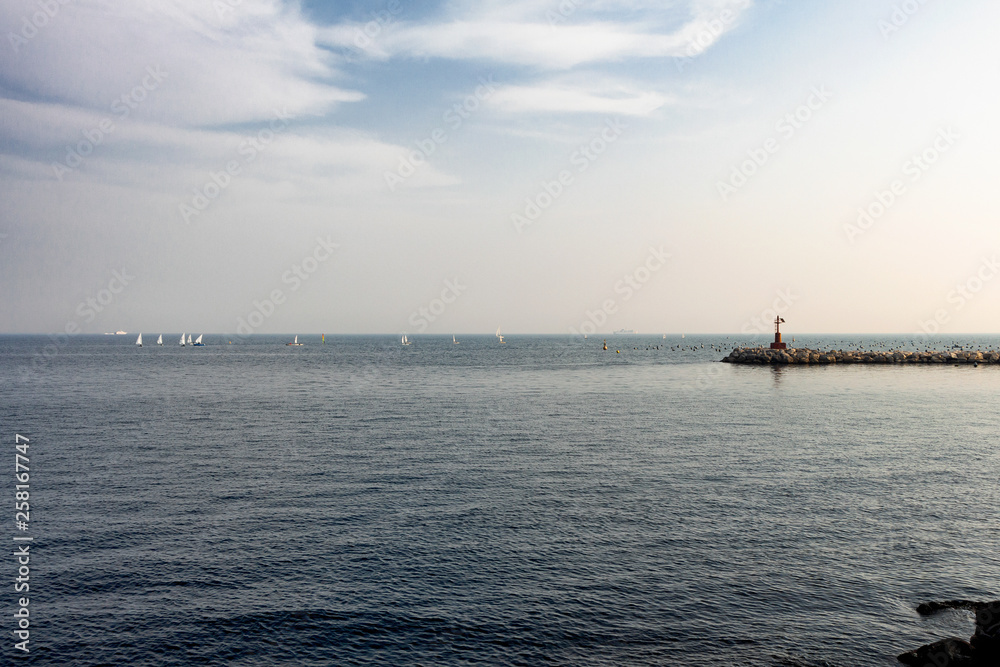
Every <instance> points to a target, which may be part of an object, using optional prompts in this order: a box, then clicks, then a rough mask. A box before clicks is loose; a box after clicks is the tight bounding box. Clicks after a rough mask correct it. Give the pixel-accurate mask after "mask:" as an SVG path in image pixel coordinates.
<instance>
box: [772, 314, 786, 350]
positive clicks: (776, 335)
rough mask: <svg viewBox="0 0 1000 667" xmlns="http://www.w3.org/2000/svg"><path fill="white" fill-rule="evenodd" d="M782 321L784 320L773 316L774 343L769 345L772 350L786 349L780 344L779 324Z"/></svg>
mask: <svg viewBox="0 0 1000 667" xmlns="http://www.w3.org/2000/svg"><path fill="white" fill-rule="evenodd" d="M784 321H785V320H784V318H783V317H780V316H775V318H774V342H773V343H771V349H772V350H786V349H788V346H787V345H785V344H784V343H782V342H781V323H782V322H784Z"/></svg>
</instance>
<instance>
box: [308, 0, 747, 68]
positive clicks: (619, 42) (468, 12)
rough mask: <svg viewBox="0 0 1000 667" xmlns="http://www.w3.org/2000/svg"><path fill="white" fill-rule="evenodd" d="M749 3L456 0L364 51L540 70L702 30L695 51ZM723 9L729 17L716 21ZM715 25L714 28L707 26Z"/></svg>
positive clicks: (613, 57) (653, 53)
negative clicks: (471, 0)
mask: <svg viewBox="0 0 1000 667" xmlns="http://www.w3.org/2000/svg"><path fill="white" fill-rule="evenodd" d="M751 4H752V2H751V0H713V1H697V0H695V1H692V2H685V3H677V4H676V5H675V7H673V8H672V9H673V11H668V12H666V14H667V15H669V16H671V17H672V19H673V20H672V21H671V22H670V23H665V22H664V18H663V16H664V14H665V12H664V9H663V7H662V3H657V4H656V5H655V6H654V5H653V4H652V3H646V2H620V1H619V2H611V1H609V2H598V3H586V4H579V5H577V3H574V2H566V3H558V2H519V3H515V4H514V5H513V6H511V7H499V6H498V5H497V3H485V5H482V6H480V5H470V4H468V3H457V4H456V5H452V6H450V7H449V11H448V13H447V14H445V15H442V16H439V17H436V18H435V19H434V20H425V21H423V22H412V21H411V22H400V23H399V24H397V25H394V26H392V27H391V29H389V30H386V31H385V33H384V34H383V35H380V36H379V39H378V40H377V41H373V43H372V44H370V45H368V46H367V47H366V48H365V49H363V51H365V53H366V54H367V55H368V56H370V57H372V58H378V59H389V58H393V57H413V58H447V59H456V60H458V59H463V60H464V59H486V60H491V61H497V62H503V63H510V64H517V65H527V66H532V67H540V68H546V69H569V68H573V67H576V66H579V65H586V64H595V63H604V62H615V61H620V60H624V59H626V58H650V57H664V56H668V57H669V56H686V55H690V51H691V48H690V47H691V45H692V44H693V43H696V40H697V38H698V36H699V34H701V33H705V35H704V36H703V39H702V41H701V42H697V43H698V44H699V46H700V50H699V52H702V51H704V49H706V48H708V47H709V46H711V44H712V43H714V42H715V41H717V40H718V38H719V37H721V36H722V35H723V34H724V33H725V32H728V31H729V30H730V29H732V27H734V26H735V25H737V23H738V17H739V16H740V14H741V13H743V12H744V11H745V10H746V9H748V8H749V7H750V6H751ZM567 7H568V9H567ZM561 8H562V9H561ZM654 9H655V10H656V11H657V13H658V19H657V21H656V22H655V23H654V24H652V25H650V23H649V22H647V21H645V20H644V18H645V17H646V16H647V15H649V14H650V13H651V10H654ZM620 16H624V17H625V18H618V17H620ZM723 16H726V17H727V18H728V20H726V21H722V20H721V19H722V17H723ZM716 25H718V26H721V29H715V30H710V27H714V26H716ZM358 27H359V26H357V25H354V24H341V25H337V26H333V27H331V28H328V29H325V30H322V31H320V33H319V39H320V40H321V41H322V42H324V43H326V44H328V45H331V46H336V47H355V46H356V45H355V44H354V43H353V40H354V35H355V34H356V30H357V29H358Z"/></svg>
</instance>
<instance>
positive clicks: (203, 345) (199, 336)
mask: <svg viewBox="0 0 1000 667" xmlns="http://www.w3.org/2000/svg"><path fill="white" fill-rule="evenodd" d="M204 335H205V334H198V340H196V341H195V342H194V346H195V347H205V344H204V343H202V342H201V337H202V336H204Z"/></svg>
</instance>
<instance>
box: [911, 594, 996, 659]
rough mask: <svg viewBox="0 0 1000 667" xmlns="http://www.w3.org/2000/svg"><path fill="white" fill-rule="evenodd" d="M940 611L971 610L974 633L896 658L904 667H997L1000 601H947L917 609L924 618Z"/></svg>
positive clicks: (923, 647) (927, 646) (939, 642)
mask: <svg viewBox="0 0 1000 667" xmlns="http://www.w3.org/2000/svg"><path fill="white" fill-rule="evenodd" d="M942 609H972V610H973V611H975V612H976V632H975V634H973V635H972V639H970V640H969V641H965V640H964V639H956V638H954V637H952V638H949V639H942V640H941V641H937V642H934V643H933V644H927V645H926V646H921V647H920V648H918V649H917V650H915V651H909V652H907V653H903V654H901V655H900V656H898V659H899V661H900V662H901V663H903V664H904V665H919V666H920V667H924V666H925V665H926V666H928V667H930V666H932V665H933V666H935V667H997V665H1000V600H994V601H993V602H970V601H969V600H949V601H948V602H930V603H927V604H922V605H920V606H919V607H917V612H918V613H920V614H921V615H923V616H928V615H930V614H933V613H936V612H938V611H941V610H942Z"/></svg>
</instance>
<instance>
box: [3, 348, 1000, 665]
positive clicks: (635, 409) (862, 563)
mask: <svg viewBox="0 0 1000 667" xmlns="http://www.w3.org/2000/svg"><path fill="white" fill-rule="evenodd" d="M158 334H159V332H153V333H146V334H145V335H144V338H145V339H147V344H146V345H145V346H144V347H142V348H138V347H136V346H135V345H134V336H131V335H130V336H75V337H71V338H68V339H66V338H62V339H55V338H49V337H45V336H5V337H0V442H2V445H0V446H2V447H3V449H4V450H5V453H4V457H3V458H4V459H6V460H8V466H7V468H8V469H7V471H6V472H4V473H3V480H4V483H3V494H4V497H5V498H7V499H8V501H10V502H8V503H7V506H8V513H7V514H8V516H7V517H6V518H5V519H4V525H5V526H6V528H5V530H4V531H3V533H4V535H2V536H0V538H2V539H4V540H6V541H7V544H8V547H9V548H10V547H11V545H13V544H15V543H14V542H12V538H13V537H18V536H22V537H23V536H26V535H28V536H31V537H32V538H33V541H32V542H31V543H30V545H31V546H30V549H31V565H30V569H31V575H30V577H31V578H30V604H29V608H30V633H31V634H30V644H29V646H30V658H31V660H32V663H33V664H74V665H105V664H122V665H124V664H128V665H168V664H178V665H180V664H185V665H187V664H191V665H198V664H232V665H257V664H289V665H474V664H483V665H543V664H547V665H611V664H614V665H692V666H695V665H698V666H700V665H750V666H768V665H790V666H796V665H797V666H816V667H818V666H822V665H836V666H843V667H856V666H868V665H891V664H894V658H893V656H894V655H896V654H897V653H900V652H902V651H905V650H909V649H912V648H916V647H917V646H919V645H921V644H924V643H928V642H930V641H934V640H935V639H938V638H942V637H945V636H949V635H957V636H964V637H968V636H969V635H970V634H971V633H972V620H971V617H970V616H969V614H968V613H967V612H954V613H946V614H943V615H941V616H938V617H932V618H929V619H925V618H920V617H919V616H918V615H917V614H916V612H915V611H914V608H915V606H916V605H917V604H918V603H920V602H923V601H927V600H939V599H950V598H974V599H976V598H983V599H987V598H989V599H993V598H996V597H998V593H1000V521H998V507H1000V504H998V500H1000V499H998V479H1000V453H998V448H997V421H998V411H997V398H998V394H1000V366H994V365H981V366H979V367H978V368H974V367H972V366H968V365H962V366H952V365H948V364H945V365H935V366H923V365H922V366H907V365H898V366H896V365H894V366H874V365H872V366H868V365H850V366H808V367H753V366H737V365H729V364H722V363H718V361H719V360H720V359H721V358H723V357H724V356H725V355H726V354H727V353H728V352H729V351H730V349H731V348H732V347H733V346H734V345H736V344H747V343H754V344H761V343H764V344H766V343H767V341H766V340H764V338H765V337H764V336H759V337H758V339H757V340H753V339H748V338H747V337H746V336H744V337H742V338H741V339H737V338H736V337H726V336H697V335H690V334H689V335H687V336H686V337H684V338H681V337H679V336H668V337H667V338H663V337H662V336H660V335H657V336H643V335H634V336H631V335H620V336H609V337H607V343H608V350H607V351H605V350H603V349H602V348H603V342H604V340H605V337H603V336H598V337H590V338H588V339H583V338H579V337H570V336H517V335H510V336H508V337H506V341H507V342H506V343H505V344H500V343H499V341H498V339H497V338H496V337H494V336H461V335H459V336H458V337H457V340H458V341H459V344H458V345H455V344H453V343H452V339H451V336H450V335H449V336H413V337H411V340H412V341H413V343H412V345H408V346H402V345H400V341H399V337H398V335H396V336H327V337H326V343H325V344H322V343H321V340H320V337H319V336H318V335H316V336H308V335H300V336H299V341H300V342H303V343H305V344H304V345H303V346H301V347H291V346H286V345H284V343H285V342H288V341H291V340H292V336H251V337H248V338H236V337H233V336H229V337H227V336H212V335H207V336H206V337H205V341H206V343H207V346H206V347H201V348H191V347H184V348H182V347H180V346H178V345H176V344H175V343H174V344H167V345H164V346H163V347H158V346H156V345H151V344H150V341H152V340H155V338H156V336H157V335H158ZM164 339H165V340H169V341H176V340H177V339H178V336H177V335H176V334H169V335H164ZM230 341H231V342H230ZM952 344H961V345H965V346H966V347H967V348H968V347H975V348H979V349H988V348H990V347H991V346H992V347H994V348H997V347H998V346H1000V339H998V338H996V337H985V336H966V337H961V338H956V339H954V340H952V339H951V338H948V339H944V338H942V339H936V340H930V341H928V340H924V339H914V338H913V337H906V336H889V337H885V336H881V337H880V336H827V337H819V336H812V337H802V338H799V339H798V341H797V342H795V343H793V345H798V346H809V347H814V348H842V349H848V348H850V349H855V348H856V347H865V348H874V349H884V348H886V347H890V348H891V347H907V348H909V349H915V348H919V349H923V348H924V347H928V346H929V347H932V348H933V347H936V348H938V349H942V348H945V347H950V346H951V345H952ZM17 434H20V435H22V436H24V437H27V438H30V449H28V450H27V451H28V456H29V458H30V463H29V465H30V507H31V509H30V518H31V521H30V528H29V529H28V530H27V531H25V532H19V531H18V529H17V527H16V525H15V523H14V502H13V498H14V483H15V480H14V472H15V470H14V464H15V436H16V435H17ZM22 544H23V542H22ZM4 560H5V565H4V568H5V573H6V574H5V577H4V579H5V580H6V581H7V582H8V583H7V584H5V585H4V586H3V589H2V590H4V591H5V593H4V594H3V599H2V601H0V604H2V606H3V608H4V609H5V610H8V612H9V613H5V614H4V617H5V618H6V619H7V620H6V621H4V622H3V623H2V626H3V627H2V630H3V632H2V633H0V636H3V637H6V639H4V646H3V647H2V652H3V654H4V655H5V656H7V657H10V658H18V657H23V656H22V655H21V652H20V651H18V650H16V649H15V648H14V642H15V641H17V640H16V638H15V636H14V635H13V630H15V629H16V627H17V625H16V619H14V618H13V616H12V613H13V611H14V610H15V609H16V608H17V601H18V598H19V597H20V596H21V594H20V593H15V592H14V588H13V583H12V579H13V578H14V577H15V576H17V567H18V566H17V564H16V562H15V559H14V558H13V557H7V558H5V559H4Z"/></svg>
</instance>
